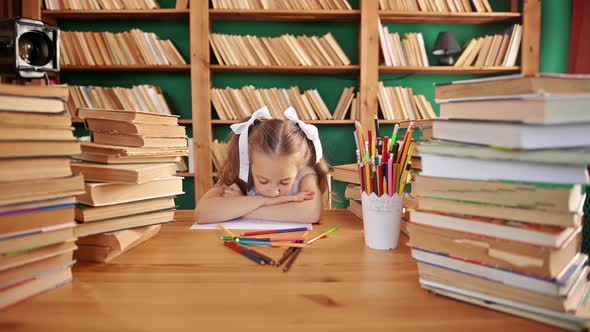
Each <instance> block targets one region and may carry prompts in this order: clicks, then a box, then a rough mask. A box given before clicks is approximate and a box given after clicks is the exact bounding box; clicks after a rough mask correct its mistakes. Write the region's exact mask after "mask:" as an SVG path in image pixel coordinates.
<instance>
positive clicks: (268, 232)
mask: <svg viewBox="0 0 590 332" xmlns="http://www.w3.org/2000/svg"><path fill="white" fill-rule="evenodd" d="M303 231H307V227H295V228H286V229H268V230H265V231H252V232H244V233H242V234H240V235H241V236H251V235H265V234H276V233H291V232H303Z"/></svg>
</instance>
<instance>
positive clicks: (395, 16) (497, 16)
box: [379, 11, 522, 24]
mask: <svg viewBox="0 0 590 332" xmlns="http://www.w3.org/2000/svg"><path fill="white" fill-rule="evenodd" d="M379 18H380V19H381V22H383V23H392V22H395V23H435V24H449V23H454V24H489V23H498V24H501V23H502V24H505V23H516V22H518V21H520V20H521V19H522V15H521V13H516V12H497V13H429V12H396V11H379Z"/></svg>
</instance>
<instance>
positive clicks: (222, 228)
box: [217, 224, 236, 237]
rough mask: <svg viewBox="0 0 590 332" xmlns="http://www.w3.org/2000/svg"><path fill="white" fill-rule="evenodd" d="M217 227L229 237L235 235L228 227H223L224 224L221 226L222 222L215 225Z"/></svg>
mask: <svg viewBox="0 0 590 332" xmlns="http://www.w3.org/2000/svg"><path fill="white" fill-rule="evenodd" d="M217 226H218V227H219V228H221V231H222V232H224V233H226V234H228V235H229V236H231V237H236V236H235V235H234V233H232V232H231V231H230V230H229V229H227V228H225V226H223V225H222V224H219V225H217Z"/></svg>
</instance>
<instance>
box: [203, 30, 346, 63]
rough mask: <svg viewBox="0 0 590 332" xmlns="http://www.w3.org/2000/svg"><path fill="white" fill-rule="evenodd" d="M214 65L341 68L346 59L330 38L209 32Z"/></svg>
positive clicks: (326, 35) (331, 37)
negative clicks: (214, 59) (215, 61)
mask: <svg viewBox="0 0 590 332" xmlns="http://www.w3.org/2000/svg"><path fill="white" fill-rule="evenodd" d="M209 41H210V44H211V48H212V49H213V53H214V55H215V58H216V59H217V62H218V63H219V64H221V65H240V66H341V65H350V60H349V59H348V57H347V56H346V54H345V53H344V51H343V50H342V48H340V45H339V44H338V42H337V41H336V39H335V38H334V36H333V35H332V33H327V34H325V35H324V36H322V37H317V36H311V37H308V36H304V35H302V36H293V35H282V36H279V37H259V36H250V35H245V36H240V35H227V34H219V33H213V34H211V35H210V38H209Z"/></svg>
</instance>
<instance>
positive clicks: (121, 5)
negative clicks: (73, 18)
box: [43, 0, 160, 10]
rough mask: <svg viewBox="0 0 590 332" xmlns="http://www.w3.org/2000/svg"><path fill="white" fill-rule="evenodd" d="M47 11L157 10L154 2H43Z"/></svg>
mask: <svg viewBox="0 0 590 332" xmlns="http://www.w3.org/2000/svg"><path fill="white" fill-rule="evenodd" d="M43 4H44V7H45V9H49V10H101V9H104V10H113V9H114V10H117V9H157V8H160V4H159V3H158V1H156V0H90V1H80V0H43Z"/></svg>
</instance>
